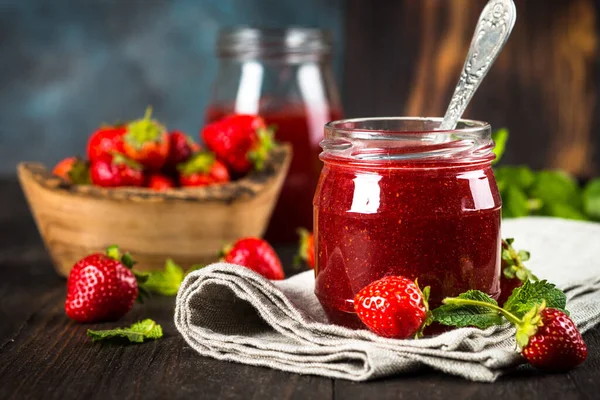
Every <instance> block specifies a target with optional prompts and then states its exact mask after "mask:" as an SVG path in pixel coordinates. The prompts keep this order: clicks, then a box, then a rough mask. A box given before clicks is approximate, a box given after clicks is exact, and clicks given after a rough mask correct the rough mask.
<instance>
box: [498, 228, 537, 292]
mask: <svg viewBox="0 0 600 400" xmlns="http://www.w3.org/2000/svg"><path fill="white" fill-rule="evenodd" d="M513 242H514V239H512V238H511V239H505V240H502V256H501V257H502V266H503V269H502V274H503V275H504V276H505V277H506V278H508V279H514V278H517V279H519V280H520V281H522V282H525V281H534V282H535V281H538V280H539V279H538V278H537V276H535V275H534V274H533V273H532V272H531V271H530V270H529V269H528V268H527V267H526V266H525V265H524V264H523V262H524V261H527V260H529V257H530V254H529V252H528V251H525V250H520V251H518V252H517V250H515V248H514V247H513V246H512V244H513Z"/></svg>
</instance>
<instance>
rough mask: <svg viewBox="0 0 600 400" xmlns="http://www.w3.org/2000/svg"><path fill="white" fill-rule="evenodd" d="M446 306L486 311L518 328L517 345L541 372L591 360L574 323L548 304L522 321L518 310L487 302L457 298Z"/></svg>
mask: <svg viewBox="0 0 600 400" xmlns="http://www.w3.org/2000/svg"><path fill="white" fill-rule="evenodd" d="M532 285H533V284H532ZM443 303H444V304H447V305H448V304H449V305H451V306H457V305H458V306H461V305H463V306H469V307H471V306H476V307H481V308H486V309H489V310H492V311H495V312H497V313H499V314H500V315H502V316H503V317H504V318H506V320H508V321H509V322H510V323H511V324H513V325H514V326H515V327H516V328H517V335H516V341H517V344H518V345H519V347H520V348H521V354H522V355H523V357H525V359H526V360H527V361H528V362H529V363H530V364H531V365H533V366H535V367H537V368H541V369H546V370H550V371H563V370H567V369H570V368H573V367H576V366H577V365H579V364H581V363H582V362H583V361H584V360H585V359H586V357H587V347H586V345H585V343H584V341H583V338H582V337H581V333H580V332H579V331H578V330H577V326H576V325H575V323H574V322H573V320H572V319H571V318H569V317H568V316H567V314H566V313H565V312H564V311H561V310H558V309H556V308H551V307H550V308H546V301H545V300H540V304H536V305H534V306H533V307H532V308H531V309H530V310H529V311H528V312H527V313H525V314H524V315H523V316H522V317H520V315H521V314H520V313H516V312H515V310H511V311H509V310H507V309H504V308H500V307H498V306H497V305H496V304H495V303H490V302H486V301H479V300H473V299H468V298H460V297H455V298H446V299H444V301H443ZM517 311H518V310H517ZM472 312H473V310H470V311H469V314H470V313H472ZM465 315H466V314H465Z"/></svg>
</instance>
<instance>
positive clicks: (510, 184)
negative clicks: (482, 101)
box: [492, 129, 600, 221]
mask: <svg viewBox="0 0 600 400" xmlns="http://www.w3.org/2000/svg"><path fill="white" fill-rule="evenodd" d="M508 136H509V135H508V131H507V130H506V129H500V130H498V131H496V132H494V133H493V134H492V138H493V139H494V141H495V142H496V148H495V149H494V153H496V160H494V164H496V163H497V162H498V161H499V160H500V158H501V157H502V155H503V154H504V152H505V149H506V143H507V140H508ZM494 174H495V176H496V182H497V183H498V189H499V190H500V195H501V197H502V203H503V205H502V217H504V218H517V217H524V216H528V215H544V216H551V217H559V218H566V219H574V220H596V221H600V179H595V180H592V181H590V182H589V183H588V184H587V185H586V186H585V187H584V188H582V187H581V186H580V185H579V184H578V182H577V181H576V179H575V178H574V177H573V176H571V175H570V174H568V173H567V172H565V171H554V170H543V171H537V172H536V171H533V170H531V169H530V168H529V167H527V166H500V167H495V170H494Z"/></svg>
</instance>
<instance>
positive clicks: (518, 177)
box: [494, 165, 535, 191]
mask: <svg viewBox="0 0 600 400" xmlns="http://www.w3.org/2000/svg"><path fill="white" fill-rule="evenodd" d="M494 175H495V176H496V181H497V182H498V188H499V189H500V191H504V190H505V189H506V188H508V187H511V186H512V187H517V188H519V189H521V190H524V191H526V190H528V189H529V188H530V187H531V185H533V183H534V182H535V172H533V171H532V170H531V169H530V168H529V167H527V166H525V165H520V166H505V167H498V168H496V169H495V170H494Z"/></svg>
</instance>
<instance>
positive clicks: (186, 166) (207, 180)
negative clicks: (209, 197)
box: [177, 152, 231, 187]
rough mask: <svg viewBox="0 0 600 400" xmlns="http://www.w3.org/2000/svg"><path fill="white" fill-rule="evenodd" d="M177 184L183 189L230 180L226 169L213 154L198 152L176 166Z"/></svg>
mask: <svg viewBox="0 0 600 400" xmlns="http://www.w3.org/2000/svg"><path fill="white" fill-rule="evenodd" d="M177 170H178V171H179V184H180V185H181V186H185V187H191V186H207V185H212V184H216V183H226V182H229V181H230V180H231V178H230V176H229V171H228V170H227V167H225V165H224V164H223V163H222V162H220V161H219V160H217V159H216V158H215V155H214V154H213V153H209V152H200V153H197V154H195V155H194V156H193V157H192V158H190V159H189V160H188V161H186V162H185V163H183V164H179V165H178V166H177Z"/></svg>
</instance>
